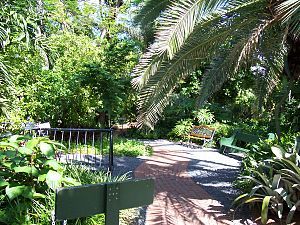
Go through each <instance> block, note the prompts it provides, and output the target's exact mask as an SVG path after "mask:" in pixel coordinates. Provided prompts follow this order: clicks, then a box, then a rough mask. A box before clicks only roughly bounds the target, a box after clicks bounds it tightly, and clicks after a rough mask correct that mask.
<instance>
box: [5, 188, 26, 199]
mask: <svg viewBox="0 0 300 225" xmlns="http://www.w3.org/2000/svg"><path fill="white" fill-rule="evenodd" d="M25 189H26V186H25V185H20V186H15V187H9V186H7V187H6V188H5V193H6V195H7V196H8V198H9V199H10V200H12V199H14V198H16V197H18V196H20V195H22V194H23V192H24V190H25Z"/></svg>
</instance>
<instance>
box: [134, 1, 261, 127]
mask: <svg viewBox="0 0 300 225" xmlns="http://www.w3.org/2000/svg"><path fill="white" fill-rule="evenodd" d="M256 7H257V8H256V9H255V10H256V11H258V10H260V8H261V5H259V4H258V5H257V4H256ZM254 8H255V7H254ZM250 9H251V10H250ZM255 10H254V9H253V7H252V6H249V7H246V8H245V9H244V11H245V13H241V15H243V16H240V17H242V18H239V17H238V16H236V17H234V20H235V21H231V22H228V23H224V21H223V18H222V17H219V18H215V19H214V20H211V21H209V22H206V25H207V26H205V27H203V26H201V25H199V26H197V27H196V28H195V29H194V31H193V33H192V34H191V35H190V36H189V37H188V38H187V40H186V41H185V43H184V45H183V46H182V47H181V48H180V50H179V51H178V52H177V53H176V54H175V56H174V57H173V58H172V59H171V60H168V59H167V58H165V59H164V60H162V61H160V63H159V66H157V67H156V69H155V71H152V72H153V74H152V75H151V76H148V77H147V78H146V79H145V80H143V85H142V87H141V90H140V94H139V97H140V98H139V101H138V106H139V117H138V124H139V126H142V125H148V126H150V127H151V126H153V124H155V123H156V121H157V120H158V118H159V116H160V115H161V113H162V112H163V109H164V107H165V106H166V105H167V104H168V102H169V98H170V96H171V93H172V91H173V89H174V88H175V87H176V85H177V83H178V81H180V80H182V79H184V78H185V77H186V76H187V75H188V74H190V73H191V72H193V71H194V70H195V69H196V68H197V67H198V66H199V65H200V64H201V62H203V61H206V60H207V59H210V58H211V57H212V56H214V55H215V54H216V53H217V51H218V50H219V49H220V46H223V44H224V43H226V40H229V38H231V37H232V36H233V35H234V34H235V33H239V34H240V35H241V36H242V37H240V39H242V38H243V39H242V42H240V44H236V45H235V48H232V49H231V51H228V52H227V53H226V55H227V56H228V58H227V60H225V61H223V62H221V61H220V63H222V66H223V67H224V68H226V67H227V69H225V70H222V69H221V70H215V72H217V73H218V74H216V76H211V77H210V76H207V77H210V78H213V77H214V79H215V80H211V81H210V82H211V85H212V86H210V85H208V86H206V87H205V88H204V89H203V90H204V91H207V92H208V91H209V92H210V93H211V91H213V90H215V89H218V88H220V85H218V84H217V83H218V82H220V76H221V77H222V76H224V78H223V80H224V81H225V80H226V79H227V78H228V75H229V73H230V71H232V70H233V71H234V70H237V68H239V63H240V61H241V60H239V59H240V58H241V54H242V53H244V45H245V44H246V43H247V41H248V38H247V37H245V35H244V33H246V34H247V33H249V30H254V28H255V27H256V24H257V23H259V22H260V21H259V20H258V18H257V17H256V16H255V17H253V16H252V17H250V18H249V15H251V14H252V15H255V12H256V11H255ZM248 14H249V15H248ZM236 18H238V19H236ZM251 24H254V25H252V27H251ZM249 27H250V28H249ZM235 41H236V40H235ZM224 58H226V57H225V55H224ZM149 61H150V63H151V60H149ZM146 66H147V64H146ZM148 68H151V66H150V67H148ZM219 69H220V68H219ZM211 72H212V70H211ZM208 74H209V73H208ZM218 75H219V76H218ZM144 77H145V74H143V75H142V77H139V79H143V78H144ZM221 83H222V82H221ZM204 96H205V95H202V97H204ZM207 97H208V95H206V97H205V99H207Z"/></svg>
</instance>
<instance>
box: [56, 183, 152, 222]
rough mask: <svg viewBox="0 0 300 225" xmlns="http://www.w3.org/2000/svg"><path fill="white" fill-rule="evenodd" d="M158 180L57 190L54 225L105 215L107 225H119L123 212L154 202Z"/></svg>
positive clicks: (90, 185)
mask: <svg viewBox="0 0 300 225" xmlns="http://www.w3.org/2000/svg"><path fill="white" fill-rule="evenodd" d="M153 197H154V180H153V179H143V180H129V181H123V182H113V183H100V184H89V185H82V186H76V187H67V188H61V189H58V190H56V197H55V212H54V215H53V217H52V224H55V223H56V221H60V224H64V225H65V224H67V220H70V219H77V218H80V217H87V216H93V215H96V214H101V213H105V225H118V224H119V210H121V209H128V208H134V207H139V206H144V205H149V204H151V203H152V202H153Z"/></svg>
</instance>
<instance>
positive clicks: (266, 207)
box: [261, 196, 272, 224]
mask: <svg viewBox="0 0 300 225" xmlns="http://www.w3.org/2000/svg"><path fill="white" fill-rule="evenodd" d="M271 198H272V196H266V197H264V199H263V203H262V206H261V222H262V224H266V223H267V221H268V210H269V203H270V200H271Z"/></svg>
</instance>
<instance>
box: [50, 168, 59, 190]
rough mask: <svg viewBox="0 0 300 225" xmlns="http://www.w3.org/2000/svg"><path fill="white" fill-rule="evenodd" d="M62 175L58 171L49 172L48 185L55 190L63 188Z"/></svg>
mask: <svg viewBox="0 0 300 225" xmlns="http://www.w3.org/2000/svg"><path fill="white" fill-rule="evenodd" d="M61 181H62V175H61V174H60V173H58V172H56V171H53V170H49V172H48V173H47V175H46V183H47V185H48V186H49V187H50V188H51V189H52V190H55V189H56V188H59V187H60V186H61Z"/></svg>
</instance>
